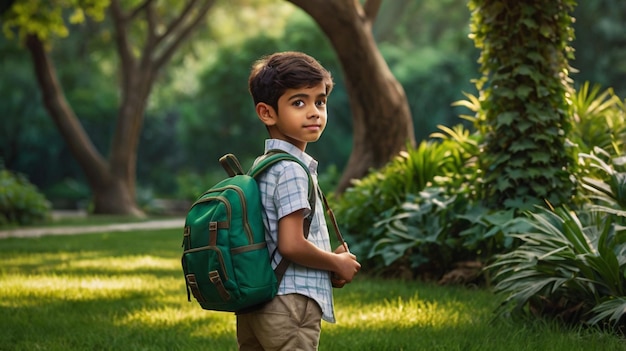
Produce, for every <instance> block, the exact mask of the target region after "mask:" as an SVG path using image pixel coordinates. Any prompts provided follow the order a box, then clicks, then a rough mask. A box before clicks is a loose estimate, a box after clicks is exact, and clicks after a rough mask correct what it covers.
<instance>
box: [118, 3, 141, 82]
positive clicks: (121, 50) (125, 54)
mask: <svg viewBox="0 0 626 351" xmlns="http://www.w3.org/2000/svg"><path fill="white" fill-rule="evenodd" d="M149 2H150V1H147V3H149ZM142 6H143V5H142ZM110 9H111V18H112V19H113V27H114V28H115V44H116V46H117V52H118V54H119V56H120V63H121V68H122V79H123V84H122V89H130V86H129V82H128V79H127V78H128V76H129V75H128V70H131V69H133V67H135V58H134V57H133V54H132V48H131V45H130V42H129V40H128V34H127V33H126V32H127V30H126V29H127V24H128V19H127V18H126V17H125V16H124V13H123V12H122V8H121V6H120V2H119V0H111V7H110Z"/></svg>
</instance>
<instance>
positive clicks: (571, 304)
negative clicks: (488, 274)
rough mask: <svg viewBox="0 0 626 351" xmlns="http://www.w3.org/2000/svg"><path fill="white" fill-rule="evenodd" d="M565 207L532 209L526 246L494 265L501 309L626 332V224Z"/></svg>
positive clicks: (505, 311)
mask: <svg viewBox="0 0 626 351" xmlns="http://www.w3.org/2000/svg"><path fill="white" fill-rule="evenodd" d="M587 213H588V214H585V215H582V216H579V215H577V214H576V213H575V212H573V211H570V210H569V209H567V208H565V207H559V208H556V209H554V210H552V211H550V210H548V209H539V210H538V212H537V213H528V215H529V217H528V218H527V221H528V222H529V224H531V225H532V227H533V230H532V231H529V232H527V233H524V234H518V235H516V237H517V238H519V239H520V240H521V241H522V242H523V244H522V245H521V246H520V247H519V248H517V249H516V250H514V251H512V252H510V253H507V254H504V255H502V256H501V257H499V258H498V260H497V261H496V262H495V263H494V264H493V265H491V266H490V267H489V269H490V270H493V271H495V272H496V274H495V276H494V280H495V281H496V282H497V284H496V287H495V288H496V291H497V292H498V293H500V294H504V295H507V297H506V299H505V300H504V302H503V304H502V306H501V308H500V309H499V313H500V314H503V313H510V312H513V313H514V314H521V315H524V314H532V315H539V316H550V317H557V318H559V319H561V320H563V321H565V322H569V323H577V322H579V321H585V322H586V323H588V324H591V325H598V326H611V327H613V328H618V329H621V330H622V331H626V329H625V328H626V230H625V229H626V228H625V227H623V226H618V225H616V224H615V223H614V216H612V215H610V214H608V213H606V212H602V211H598V212H587Z"/></svg>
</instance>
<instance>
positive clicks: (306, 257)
mask: <svg viewBox="0 0 626 351" xmlns="http://www.w3.org/2000/svg"><path fill="white" fill-rule="evenodd" d="M303 222H304V210H298V211H295V212H293V213H291V214H288V215H286V216H284V217H283V218H281V219H280V220H279V221H278V251H279V252H280V254H281V255H282V256H283V257H285V258H286V259H288V260H290V261H292V262H295V263H297V264H299V265H301V266H306V267H309V268H314V269H320V270H325V271H330V272H335V273H336V274H337V275H338V276H339V277H340V278H341V279H343V280H346V282H350V281H351V280H352V278H353V277H354V275H355V274H356V273H357V272H358V271H359V269H360V268H361V265H360V264H359V263H358V262H357V261H356V256H354V255H353V254H351V253H348V252H342V253H334V252H327V251H324V250H322V249H320V248H318V247H317V246H315V245H314V244H313V243H311V242H310V241H308V240H307V239H306V238H305V237H304V233H303Z"/></svg>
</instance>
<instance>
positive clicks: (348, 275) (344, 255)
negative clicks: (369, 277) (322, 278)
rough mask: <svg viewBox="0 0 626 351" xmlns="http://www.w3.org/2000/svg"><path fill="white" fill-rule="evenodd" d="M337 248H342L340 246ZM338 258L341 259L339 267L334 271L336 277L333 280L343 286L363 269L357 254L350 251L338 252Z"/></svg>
mask: <svg viewBox="0 0 626 351" xmlns="http://www.w3.org/2000/svg"><path fill="white" fill-rule="evenodd" d="M337 250H340V249H339V248H338V249H337ZM344 250H345V249H344ZM337 258H338V259H339V262H338V265H337V266H338V269H337V270H336V271H335V272H333V275H334V278H332V279H331V281H333V280H334V281H335V282H336V283H337V285H341V286H343V285H345V284H347V283H350V282H351V281H352V279H353V278H354V276H355V275H356V274H357V273H358V272H359V270H360V269H361V264H360V263H359V262H358V261H357V260H356V256H354V255H353V254H351V253H349V252H345V251H344V252H341V253H338V254H337Z"/></svg>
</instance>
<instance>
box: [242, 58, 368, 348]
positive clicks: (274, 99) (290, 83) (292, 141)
mask: <svg viewBox="0 0 626 351" xmlns="http://www.w3.org/2000/svg"><path fill="white" fill-rule="evenodd" d="M248 85H249V89H250V94H251V95H252V98H253V100H254V104H255V107H256V113H257V115H258V117H259V119H260V120H261V122H263V124H265V126H266V128H267V130H268V133H269V136H270V139H268V140H266V142H265V150H266V151H268V150H272V149H280V150H283V151H286V152H288V153H290V154H292V155H294V156H296V157H298V158H299V159H300V160H301V161H302V162H303V163H304V164H305V165H308V166H309V171H310V172H311V176H312V178H313V181H314V182H315V183H316V185H317V161H315V160H314V159H313V158H312V157H311V156H309V155H308V154H306V153H305V149H306V146H307V143H309V142H314V141H317V140H318V139H319V138H320V136H321V135H322V132H323V131H324V128H325V127H326V99H327V97H328V94H329V93H330V91H331V90H332V88H333V81H332V77H331V75H330V73H329V72H328V71H327V70H326V69H324V68H323V67H322V66H321V65H320V64H319V63H318V62H317V61H316V60H315V59H313V58H312V57H310V56H308V55H306V54H303V53H300V52H282V53H276V54H273V55H269V56H266V57H263V58H261V59H260V60H258V61H257V62H256V63H255V64H254V66H253V67H252V71H251V73H250V78H249V81H248ZM258 183H259V189H260V191H261V198H262V203H263V208H264V215H263V219H264V224H265V238H266V241H267V245H268V250H269V252H270V253H272V252H274V251H275V250H277V252H276V254H275V255H274V256H273V261H272V264H273V266H274V267H276V265H277V263H278V262H280V260H281V258H285V259H288V260H289V261H291V264H290V265H289V267H288V268H287V271H286V272H285V274H284V276H283V279H282V281H281V284H280V286H279V289H278V294H277V296H276V297H275V298H274V299H273V300H272V301H270V302H269V303H267V304H266V305H264V306H263V307H262V308H261V309H259V310H256V311H253V312H250V313H244V314H239V315H238V316H237V342H238V344H239V349H240V350H289V351H293V350H317V347H318V343H319V336H320V331H321V320H322V319H324V320H325V321H328V322H331V323H334V322H335V316H334V311H333V297H332V287H333V286H334V287H343V286H344V285H345V284H346V283H349V282H350V281H351V280H352V278H353V277H354V275H355V274H356V273H357V272H358V271H359V269H360V268H361V265H360V264H359V263H358V262H357V260H356V257H355V256H354V255H352V254H351V253H349V252H346V250H345V248H344V247H343V246H341V247H339V248H337V249H336V250H335V251H334V252H331V248H330V239H329V236H328V229H327V227H326V221H325V218H324V212H323V206H322V204H321V201H320V199H319V198H318V199H317V203H316V206H315V209H316V210H315V213H314V214H312V213H309V212H310V211H311V206H310V205H309V202H308V184H309V180H308V176H307V174H306V171H305V170H304V169H303V168H302V166H300V165H299V164H298V163H296V162H293V161H281V162H279V163H276V164H275V165H273V166H272V167H270V168H269V169H268V170H267V171H266V172H265V173H264V174H263V175H262V176H261V177H259V179H258ZM309 215H312V216H313V221H312V223H311V227H310V231H309V236H308V239H306V238H305V237H304V233H303V231H304V230H303V222H304V218H305V217H306V216H309ZM276 248H278V249H276ZM331 275H332V279H331Z"/></svg>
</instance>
